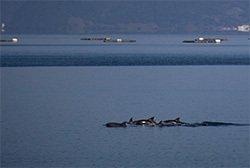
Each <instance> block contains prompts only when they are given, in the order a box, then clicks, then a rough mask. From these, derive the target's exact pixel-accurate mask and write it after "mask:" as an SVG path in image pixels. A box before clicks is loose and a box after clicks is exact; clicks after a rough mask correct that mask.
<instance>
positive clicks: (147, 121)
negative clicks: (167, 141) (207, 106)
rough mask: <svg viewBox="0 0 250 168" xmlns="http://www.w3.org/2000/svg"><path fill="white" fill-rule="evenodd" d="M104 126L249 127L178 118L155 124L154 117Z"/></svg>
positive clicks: (110, 123)
mask: <svg viewBox="0 0 250 168" xmlns="http://www.w3.org/2000/svg"><path fill="white" fill-rule="evenodd" d="M104 126H106V127H109V128H117V127H122V128H125V127H127V126H150V127H154V126H158V127H173V126H183V127H204V126H214V127H215V126H250V124H239V123H226V122H213V121H203V122H200V123H187V122H183V121H181V120H180V117H178V118H175V119H171V120H161V121H159V122H157V121H156V120H155V117H150V118H147V119H140V120H134V119H133V117H132V118H130V119H129V121H124V122H121V123H119V122H109V123H106V124H104Z"/></svg>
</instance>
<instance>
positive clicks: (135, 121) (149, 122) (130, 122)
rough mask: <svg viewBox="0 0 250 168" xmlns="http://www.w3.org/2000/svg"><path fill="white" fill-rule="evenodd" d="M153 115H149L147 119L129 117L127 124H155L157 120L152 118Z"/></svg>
mask: <svg viewBox="0 0 250 168" xmlns="http://www.w3.org/2000/svg"><path fill="white" fill-rule="evenodd" d="M154 118H155V117H151V118H148V119H141V120H133V117H131V118H130V119H129V122H128V123H129V124H131V125H148V126H155V125H156V124H157V122H156V121H155V120H154Z"/></svg>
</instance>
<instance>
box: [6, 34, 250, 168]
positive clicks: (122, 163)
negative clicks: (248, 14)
mask: <svg viewBox="0 0 250 168" xmlns="http://www.w3.org/2000/svg"><path fill="white" fill-rule="evenodd" d="M131 36H133V37H134V36H135V35H131ZM151 36H153V35H149V36H147V35H144V36H143V35H140V38H139V39H150V38H149V37H151ZM28 37H29V38H32V39H28ZM54 37H55V36H52V37H51V36H38V37H37V36H26V38H27V39H26V40H27V41H25V44H28V43H29V42H30V41H29V40H31V41H33V42H36V43H43V45H23V46H1V56H7V55H8V56H10V57H12V56H17V55H18V56H19V57H22V55H26V56H32V57H34V56H38V57H40V58H42V56H52V57H53V56H56V57H58V58H60V55H61V56H65V55H67V56H69V55H70V54H72V55H73V56H74V55H77V53H84V54H85V55H87V54H88V53H89V54H92V56H93V57H95V52H96V54H97V55H98V56H99V55H101V52H102V51H103V52H104V53H105V54H118V55H119V54H128V53H129V54H133V53H134V54H142V55H143V54H148V52H149V51H151V53H152V54H154V53H158V54H162V53H164V54H166V55H168V54H169V52H174V53H178V54H180V55H179V56H181V53H188V54H190V55H192V54H195V53H196V51H195V50H196V49H197V51H199V53H200V54H201V55H202V56H204V57H206V54H207V53H208V52H204V51H209V55H208V56H213V54H215V53H218V57H227V56H231V55H233V53H237V52H239V54H240V55H243V56H244V57H246V58H247V57H249V52H248V51H249V49H248V43H245V42H248V41H247V40H244V39H245V36H232V37H231V36H229V37H230V39H231V38H233V39H235V40H236V41H235V42H232V41H228V43H226V42H225V43H223V44H222V45H209V46H204V45H203V46H201V45H199V46H195V45H193V44H191V45H193V46H192V47H191V46H185V45H184V46H183V44H180V47H178V49H177V48H172V47H171V46H173V47H174V46H175V45H178V44H176V43H177V41H179V40H178V39H183V38H185V39H186V38H187V37H186V36H184V37H181V36H179V35H178V36H167V35H166V36H163V37H162V36H158V35H157V36H153V39H154V41H152V42H150V41H147V40H144V41H143V40H141V43H148V47H145V46H144V45H143V44H141V45H139V44H133V45H132V44H125V45H108V46H105V45H103V44H102V45H100V46H99V44H97V45H96V44H95V45H90V46H88V45H86V46H85V45H84V46H75V44H74V45H72V46H71V47H70V45H68V44H67V45H66V44H65V45H58V44H57V45H55V43H56V42H55V43H53V42H54V41H53V40H54V39H55V38H54ZM57 37H58V38H59V37H60V38H62V42H61V43H63V39H65V38H73V41H74V39H76V36H57ZM164 37H165V38H169V39H171V37H172V38H173V39H174V40H175V42H173V43H174V44H169V45H167V46H164V45H163V46H161V44H159V46H158V45H157V43H158V40H157V39H159V40H162V41H164V39H165V38H164ZM36 38H37V39H36ZM41 38H44V40H45V41H41ZM191 38H192V37H191ZM46 40H47V41H46ZM153 42H154V44H152V45H150V44H151V43H153ZM45 43H49V44H50V46H48V45H45ZM138 43H139V42H138ZM155 43H156V44H155ZM166 43H167V42H166ZM169 43H170V42H169ZM63 44H64V43H63ZM71 44H73V42H72V41H71ZM53 45H54V46H53ZM137 45H138V46H137ZM140 46H141V48H140ZM143 46H144V47H143ZM106 47H108V48H106ZM125 48H127V49H129V50H126V49H125ZM187 48H188V49H190V50H187ZM185 51H186V52H185ZM15 53H16V54H15ZM203 53H204V55H203ZM178 54H177V55H178ZM33 60H34V59H33ZM33 60H32V62H33ZM14 62H16V63H17V64H15V66H14V65H13V64H12V65H11V66H10V67H1V166H2V167H237V168H238V167H250V160H249V155H250V143H249V142H250V136H249V135H250V127H249V126H225V127H194V128H192V127H162V128H159V127H127V128H106V127H104V126H103V124H105V123H107V122H111V121H117V122H122V121H124V120H128V119H129V118H130V117H134V118H135V119H140V118H147V117H151V116H155V117H156V119H157V120H158V121H159V120H166V119H172V118H176V117H181V119H182V120H183V121H186V122H190V123H195V122H201V121H220V122H230V123H246V124H249V123H250V116H249V114H250V113H249V112H250V104H249V100H250V67H249V65H244V64H243V65H242V64H241V65H235V64H230V66H229V65H225V64H222V65H221V64H219V65H202V66H201V65H195V66H190V65H189V66H186V65H182V66H158V65H154V66H143V65H141V66H73V65H71V66H70V67H69V66H62V65H61V66H55V65H53V64H52V65H53V66H54V67H50V66H45V63H44V61H41V62H40V63H41V64H42V67H37V66H35V67H34V66H31V64H29V65H28V64H27V66H28V67H22V66H21V65H20V64H19V63H18V60H17V59H14ZM50 63H51V62H50Z"/></svg>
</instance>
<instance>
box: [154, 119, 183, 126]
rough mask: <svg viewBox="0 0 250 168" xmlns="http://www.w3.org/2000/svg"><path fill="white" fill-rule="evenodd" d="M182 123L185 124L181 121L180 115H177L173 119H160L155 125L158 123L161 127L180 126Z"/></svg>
mask: <svg viewBox="0 0 250 168" xmlns="http://www.w3.org/2000/svg"><path fill="white" fill-rule="evenodd" d="M182 124H185V123H184V122H181V121H180V117H178V118H175V119H173V120H165V121H162V120H161V121H160V122H159V123H158V124H157V125H159V126H160V127H163V126H181V125H182Z"/></svg>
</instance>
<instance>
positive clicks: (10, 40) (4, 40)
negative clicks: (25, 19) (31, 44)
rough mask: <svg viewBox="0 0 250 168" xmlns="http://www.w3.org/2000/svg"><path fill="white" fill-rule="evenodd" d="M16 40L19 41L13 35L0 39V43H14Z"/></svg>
mask: <svg viewBox="0 0 250 168" xmlns="http://www.w3.org/2000/svg"><path fill="white" fill-rule="evenodd" d="M18 42H19V39H18V38H17V37H13V38H11V39H0V45H5V44H16V43H18Z"/></svg>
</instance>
